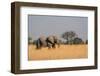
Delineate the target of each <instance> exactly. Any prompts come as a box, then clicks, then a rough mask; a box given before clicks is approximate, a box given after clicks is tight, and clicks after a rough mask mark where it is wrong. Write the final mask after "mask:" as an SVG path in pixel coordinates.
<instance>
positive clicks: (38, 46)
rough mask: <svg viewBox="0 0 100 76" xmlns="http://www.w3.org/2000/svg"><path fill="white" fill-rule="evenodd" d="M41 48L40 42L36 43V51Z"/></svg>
mask: <svg viewBox="0 0 100 76" xmlns="http://www.w3.org/2000/svg"><path fill="white" fill-rule="evenodd" d="M40 48H41V43H40V40H37V42H36V49H40Z"/></svg>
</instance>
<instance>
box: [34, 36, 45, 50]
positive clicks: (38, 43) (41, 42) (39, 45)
mask: <svg viewBox="0 0 100 76" xmlns="http://www.w3.org/2000/svg"><path fill="white" fill-rule="evenodd" d="M46 46H47V42H46V38H45V37H44V36H41V37H40V38H38V39H37V41H36V48H37V49H41V48H42V47H46Z"/></svg>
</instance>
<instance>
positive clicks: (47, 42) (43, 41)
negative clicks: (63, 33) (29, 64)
mask: <svg viewBox="0 0 100 76" xmlns="http://www.w3.org/2000/svg"><path fill="white" fill-rule="evenodd" d="M35 44H36V48H37V49H41V48H42V47H48V48H56V45H57V46H58V47H59V46H60V40H59V39H58V37H57V36H48V37H44V36H41V37H39V38H38V39H37V40H36V42H35Z"/></svg>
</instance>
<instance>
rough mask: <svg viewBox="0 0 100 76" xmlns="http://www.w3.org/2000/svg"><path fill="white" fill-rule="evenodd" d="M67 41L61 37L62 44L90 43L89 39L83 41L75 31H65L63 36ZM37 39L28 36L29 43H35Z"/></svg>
mask: <svg viewBox="0 0 100 76" xmlns="http://www.w3.org/2000/svg"><path fill="white" fill-rule="evenodd" d="M60 37H61V38H63V39H64V40H65V41H62V40H61V39H60V38H57V39H59V41H60V44H65V45H73V44H74V45H75V44H88V40H86V41H83V40H82V39H81V38H79V37H78V35H77V34H76V33H75V32H74V31H66V32H64V33H63V34H62V35H61V36H60ZM36 41H37V40H32V38H31V37H29V38H28V43H29V44H35V43H36Z"/></svg>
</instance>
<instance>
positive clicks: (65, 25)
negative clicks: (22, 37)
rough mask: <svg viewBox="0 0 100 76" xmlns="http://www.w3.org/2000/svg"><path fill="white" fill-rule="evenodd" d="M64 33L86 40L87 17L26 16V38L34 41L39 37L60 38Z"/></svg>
mask: <svg viewBox="0 0 100 76" xmlns="http://www.w3.org/2000/svg"><path fill="white" fill-rule="evenodd" d="M65 31H74V32H75V33H76V34H77V35H78V37H79V38H82V39H83V40H86V39H88V38H87V37H88V17H74V16H50V15H49V16H46V15H29V16H28V36H29V37H32V39H33V40H36V39H37V38H39V37H40V36H41V35H42V36H46V37H47V36H49V35H57V36H61V35H62V34H63V33H64V32H65Z"/></svg>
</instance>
